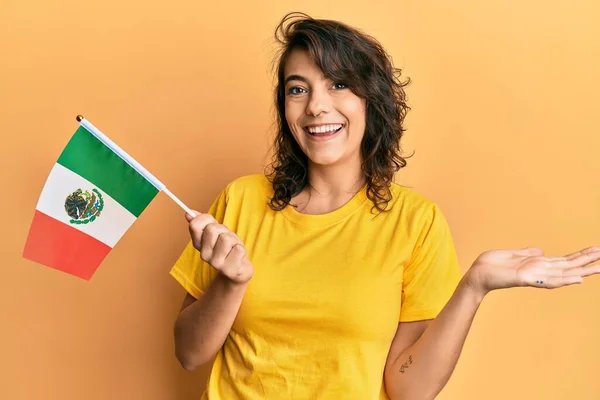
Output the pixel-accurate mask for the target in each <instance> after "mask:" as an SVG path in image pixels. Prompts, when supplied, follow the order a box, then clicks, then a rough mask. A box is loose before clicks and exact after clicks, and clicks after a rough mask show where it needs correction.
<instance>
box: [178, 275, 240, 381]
mask: <svg viewBox="0 0 600 400" xmlns="http://www.w3.org/2000/svg"><path fill="white" fill-rule="evenodd" d="M246 286H247V284H244V283H242V284H236V283H235V282H232V281H231V280H229V279H228V278H226V277H225V276H223V275H221V274H219V275H217V277H216V278H215V279H214V280H213V281H212V282H211V284H210V285H209V287H208V289H207V290H206V292H205V293H204V294H203V295H202V297H200V299H198V300H196V301H194V298H193V297H192V296H190V295H189V294H188V296H187V297H186V301H185V303H184V305H183V310H182V311H181V313H180V314H179V316H178V318H177V321H176V322H175V355H176V356H177V359H178V360H179V362H180V363H181V365H182V366H183V367H184V368H185V369H187V370H188V371H192V370H194V369H195V368H197V367H199V366H201V365H202V364H204V363H206V362H208V361H210V360H211V359H212V358H213V357H214V356H215V355H216V354H217V352H218V351H219V349H220V348H221V346H223V343H224V342H225V338H227V335H228V334H229V330H230V329H231V326H232V325H233V321H234V320H235V317H236V315H237V313H238V311H239V309H240V305H241V303H242V299H243V297H244V293H245V291H246ZM190 303H191V304H190Z"/></svg>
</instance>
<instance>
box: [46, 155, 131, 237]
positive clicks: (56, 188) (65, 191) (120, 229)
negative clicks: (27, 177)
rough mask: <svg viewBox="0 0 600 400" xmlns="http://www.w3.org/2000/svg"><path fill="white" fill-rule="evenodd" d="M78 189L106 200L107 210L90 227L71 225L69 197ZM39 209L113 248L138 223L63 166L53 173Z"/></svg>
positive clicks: (49, 177) (110, 199)
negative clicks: (68, 212)
mask: <svg viewBox="0 0 600 400" xmlns="http://www.w3.org/2000/svg"><path fill="white" fill-rule="evenodd" d="M77 189H81V190H82V191H83V192H85V191H86V190H87V191H88V192H89V193H92V189H96V190H98V191H99V192H100V193H101V194H102V200H104V208H103V209H102V212H101V213H100V215H99V216H97V217H96V219H95V220H94V221H92V222H89V223H87V224H73V223H70V222H69V221H70V220H71V219H72V218H71V217H70V216H69V214H67V211H66V210H65V200H66V199H67V196H69V195H70V194H71V193H73V192H75V191H76V190H77ZM37 209H38V210H39V211H41V212H43V213H44V214H47V215H49V216H51V217H52V218H54V219H57V220H59V221H61V222H63V223H64V224H66V225H69V226H71V227H73V228H75V229H78V230H80V231H82V232H85V233H87V234H88V235H91V236H93V237H94V238H96V239H98V240H100V241H101V242H103V243H105V244H106V245H108V246H110V247H111V248H112V247H114V245H115V244H116V243H117V242H118V241H119V239H121V237H122V236H123V234H124V233H125V232H126V231H127V229H129V227H130V226H131V225H132V224H133V223H134V222H135V221H136V217H135V215H133V214H132V213H130V212H129V211H128V210H127V209H126V208H124V207H123V206H122V205H121V204H119V203H118V202H117V201H115V200H114V199H113V198H112V197H110V196H109V195H107V194H106V193H105V192H103V191H102V190H100V189H98V188H97V187H96V186H94V185H93V184H92V183H90V182H89V181H88V180H87V179H84V178H82V177H81V176H79V175H77V174H76V173H74V172H73V171H71V170H69V169H67V168H65V167H63V166H62V165H60V164H55V165H54V168H52V171H50V175H49V176H48V179H47V180H46V184H45V186H44V189H43V190H42V194H41V195H40V199H39V201H38V204H37Z"/></svg>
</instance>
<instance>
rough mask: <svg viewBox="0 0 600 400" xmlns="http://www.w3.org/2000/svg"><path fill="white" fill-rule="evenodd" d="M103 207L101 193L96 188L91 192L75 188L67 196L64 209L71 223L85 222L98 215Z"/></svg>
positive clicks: (91, 220)
mask: <svg viewBox="0 0 600 400" xmlns="http://www.w3.org/2000/svg"><path fill="white" fill-rule="evenodd" d="M103 208H104V200H103V199H102V194H100V192H99V191H98V190H97V189H92V192H91V193H90V192H89V191H87V190H86V191H83V190H81V189H77V190H76V191H74V192H73V193H71V194H70V195H68V196H67V199H66V200H65V211H66V212H67V214H68V215H69V217H71V220H70V221H69V222H70V223H71V224H87V223H90V222H93V221H94V220H95V219H96V218H98V217H99V216H100V212H101V211H102V209H103Z"/></svg>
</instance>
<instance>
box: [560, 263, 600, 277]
mask: <svg viewBox="0 0 600 400" xmlns="http://www.w3.org/2000/svg"><path fill="white" fill-rule="evenodd" d="M595 274H600V265H585V266H582V267H575V268H569V269H565V270H563V274H562V275H563V276H590V275H595Z"/></svg>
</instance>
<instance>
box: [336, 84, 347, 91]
mask: <svg viewBox="0 0 600 400" xmlns="http://www.w3.org/2000/svg"><path fill="white" fill-rule="evenodd" d="M333 87H334V88H335V89H338V90H339V89H346V88H347V87H348V86H346V84H345V83H334V84H333Z"/></svg>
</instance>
